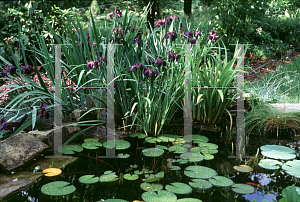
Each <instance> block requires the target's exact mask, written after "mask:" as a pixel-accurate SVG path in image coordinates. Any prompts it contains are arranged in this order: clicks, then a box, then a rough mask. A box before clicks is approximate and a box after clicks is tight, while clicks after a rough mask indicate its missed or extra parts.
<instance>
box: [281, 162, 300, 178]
mask: <svg viewBox="0 0 300 202" xmlns="http://www.w3.org/2000/svg"><path fill="white" fill-rule="evenodd" d="M299 167H300V160H293V161H288V162H286V163H285V164H283V165H282V169H283V170H284V171H285V172H287V173H288V174H290V175H293V176H295V177H296V178H300V170H299Z"/></svg>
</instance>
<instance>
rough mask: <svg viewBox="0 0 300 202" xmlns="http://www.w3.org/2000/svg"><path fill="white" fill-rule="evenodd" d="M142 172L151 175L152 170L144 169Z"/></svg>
mask: <svg viewBox="0 0 300 202" xmlns="http://www.w3.org/2000/svg"><path fill="white" fill-rule="evenodd" d="M142 171H143V173H145V174H149V173H153V171H152V170H149V169H148V168H144V169H143V170H142Z"/></svg>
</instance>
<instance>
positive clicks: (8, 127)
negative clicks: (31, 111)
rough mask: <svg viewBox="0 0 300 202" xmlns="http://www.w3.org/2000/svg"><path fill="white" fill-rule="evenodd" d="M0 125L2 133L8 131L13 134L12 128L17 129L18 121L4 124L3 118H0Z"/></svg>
mask: <svg viewBox="0 0 300 202" xmlns="http://www.w3.org/2000/svg"><path fill="white" fill-rule="evenodd" d="M0 124H2V127H1V128H0V131H2V130H9V131H10V133H13V132H14V131H13V127H14V128H15V127H18V125H19V121H14V122H10V123H6V122H5V121H4V118H2V119H1V120H0Z"/></svg>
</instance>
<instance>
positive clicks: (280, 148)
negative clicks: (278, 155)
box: [260, 145, 295, 154]
mask: <svg viewBox="0 0 300 202" xmlns="http://www.w3.org/2000/svg"><path fill="white" fill-rule="evenodd" d="M260 149H261V150H262V151H271V152H284V153H291V154H293V153H295V150H293V149H292V148H289V147H285V146H282V145H264V146H261V147H260Z"/></svg>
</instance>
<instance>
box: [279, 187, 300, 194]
mask: <svg viewBox="0 0 300 202" xmlns="http://www.w3.org/2000/svg"><path fill="white" fill-rule="evenodd" d="M291 187H292V186H288V187H286V188H284V189H283V190H282V195H283V196H286V192H287V191H288V190H289V189H290V188H291ZM295 188H296V191H297V193H298V195H300V187H296V186H295Z"/></svg>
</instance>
